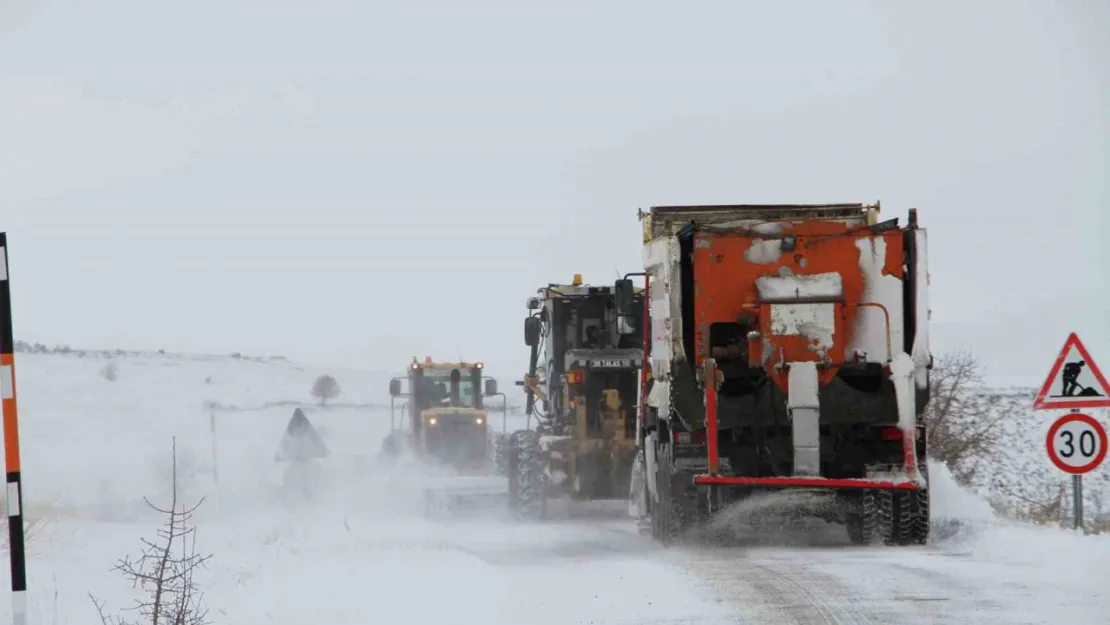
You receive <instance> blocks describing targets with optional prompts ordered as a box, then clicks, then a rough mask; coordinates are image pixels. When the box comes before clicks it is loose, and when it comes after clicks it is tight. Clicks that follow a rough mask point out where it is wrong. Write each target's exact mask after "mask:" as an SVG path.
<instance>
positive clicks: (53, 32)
mask: <svg viewBox="0 0 1110 625" xmlns="http://www.w3.org/2000/svg"><path fill="white" fill-rule="evenodd" d="M526 4H528V3H523V2H519V1H517V2H510V1H508V0H499V1H488V2H483V3H481V4H480V5H478V4H469V5H468V6H467V8H465V9H463V8H453V7H461V6H463V5H462V4H460V3H458V2H452V1H450V0H442V1H439V2H430V1H420V0H406V1H405V2H389V3H385V2H374V1H372V0H362V1H359V2H341V1H339V0H315V1H310V0H301V1H300V2H297V1H293V0H273V1H269V2H263V1H262V0H237V1H235V2H216V1H214V0H194V1H193V2H177V3H160V2H150V1H149V0H146V1H143V0H130V1H127V0H97V1H96V2H78V1H76V0H69V1H65V0H0V228H3V229H6V230H7V231H8V232H9V238H10V245H11V249H10V256H11V277H12V284H13V289H14V302H15V320H14V321H15V331H16V335H17V338H20V339H24V340H29V341H41V342H45V343H50V344H54V343H69V344H72V345H74V346H82V347H120V346H122V347H137V348H159V347H164V348H166V349H175V350H188V351H215V352H231V351H243V352H246V353H280V354H284V355H286V356H289V357H295V358H303V359H311V360H313V361H316V362H333V363H337V364H362V365H368V366H375V367H387V368H396V367H400V366H403V363H404V362H405V361H407V360H408V359H410V358H411V357H412V356H413V355H420V356H423V355H424V354H430V355H433V356H437V357H456V356H459V355H462V356H464V357H466V358H472V359H484V360H486V361H487V362H490V363H491V367H490V371H491V373H494V374H496V375H499V376H500V377H502V379H503V384H510V383H511V380H513V379H517V378H518V377H519V375H520V374H521V373H523V371H524V368H525V366H526V364H527V348H526V347H525V346H524V344H523V336H522V329H521V325H522V319H523V317H524V313H525V310H524V301H525V298H526V297H527V296H528V295H529V294H531V293H532V292H534V291H535V289H536V288H538V287H539V286H540V285H541V284H545V283H547V282H549V281H564V280H569V279H570V277H571V276H572V274H573V273H575V272H581V273H583V274H585V278H586V280H587V281H593V282H598V283H608V282H610V281H611V280H612V279H613V278H615V277H616V274H617V272H618V270H619V271H620V272H628V271H637V270H639V268H640V242H641V240H640V225H639V223H638V221H637V219H636V210H637V208H639V207H644V208H646V207H648V206H651V205H657V204H693V203H708V202H719V203H729V202H733V203H740V202H747V203H756V202H791V201H798V202H826V201H874V200H881V201H882V202H883V205H884V216H885V217H894V216H897V217H900V218H901V219H903V220H904V219H905V214H906V208H908V207H911V206H915V207H918V208H919V209H920V213H921V219H922V222H923V224H924V225H925V226H926V227H928V228H929V230H930V236H931V240H932V245H931V250H930V251H931V259H930V260H931V267H932V279H933V286H932V308H933V322H934V325H933V328H934V330H933V339H934V351H942V350H944V349H948V348H951V347H955V346H957V345H961V344H964V345H967V346H969V347H971V348H973V349H974V350H975V351H976V352H977V353H978V354H979V355H980V356H981V357H982V359H983V361H984V364H985V365H986V366H987V367H988V369H989V373H990V374H991V377H992V378H993V380H995V381H998V382H1004V383H1025V384H1030V385H1032V384H1037V383H1039V382H1040V381H1041V379H1042V378H1043V377H1044V375H1045V374H1046V373H1047V372H1048V369H1049V367H1050V365H1051V364H1052V360H1053V358H1054V357H1055V355H1056V352H1057V350H1058V349H1059V348H1060V347H1061V346H1062V345H1063V341H1064V339H1065V338H1066V336H1067V333H1068V332H1069V331H1072V330H1076V331H1078V332H1079V333H1080V336H1081V337H1082V338H1083V339H1084V341H1085V342H1086V343H1087V345H1088V347H1089V348H1091V349H1092V351H1094V355H1095V357H1096V359H1100V360H1101V361H1102V362H1103V369H1104V370H1105V369H1110V329H1108V328H1110V324H1108V323H1107V322H1108V321H1110V295H1108V291H1110V281H1108V278H1107V276H1108V275H1110V273H1108V271H1110V253H1108V252H1106V251H1104V244H1105V242H1106V241H1107V239H1108V238H1110V217H1105V216H1104V215H1105V214H1106V210H1107V208H1108V207H1110V175H1108V174H1110V8H1107V7H1108V5H1106V4H1105V3H1104V2H1102V1H1101V0H1090V1H1087V2H1078V1H1069V2H1059V3H1048V2H1038V1H1025V0H1022V1H1016V0H997V1H991V2H988V1H984V0H977V1H976V2H973V3H960V2H946V3H927V4H925V5H918V6H912V7H911V6H909V5H908V3H898V4H897V6H895V5H894V3H881V2H845V1H838V2H835V3H834V2H806V3H803V2H791V3H775V2H766V1H762V2H739V1H737V0H731V1H722V2H709V1H703V2H696V3H695V2H690V3H676V2H666V3H663V2H649V1H639V2H616V1H612V2H598V1H596V0H593V1H589V2H578V1H573V2H572V1H570V0H561V1H560V2H557V3H555V2H552V3H549V5H550V6H552V7H555V8H550V9H532V8H528V7H527V6H525V5H526ZM1054 5H1055V6H1054ZM528 6H531V5H528ZM383 392H384V390H383Z"/></svg>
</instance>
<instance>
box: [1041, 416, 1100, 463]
mask: <svg viewBox="0 0 1110 625" xmlns="http://www.w3.org/2000/svg"><path fill="white" fill-rule="evenodd" d="M1045 445H1046V446H1047V447H1048V457H1049V459H1050V460H1052V464H1055V465H1056V466H1057V467H1058V468H1059V469H1060V470H1061V471H1064V472H1067V473H1071V474H1073V475H1081V474H1083V473H1090V472H1091V471H1094V470H1095V469H1097V468H1098V465H1100V464H1102V461H1103V460H1104V459H1105V458H1106V447H1107V444H1106V430H1105V429H1103V427H1102V425H1101V424H1100V423H1099V422H1098V421H1096V420H1095V419H1094V418H1093V417H1091V416H1090V415H1086V414H1082V413H1078V412H1073V413H1071V414H1066V415H1064V416H1062V417H1060V418H1059V419H1057V420H1056V422H1055V423H1053V424H1052V427H1050V428H1048V436H1047V437H1046V440H1045Z"/></svg>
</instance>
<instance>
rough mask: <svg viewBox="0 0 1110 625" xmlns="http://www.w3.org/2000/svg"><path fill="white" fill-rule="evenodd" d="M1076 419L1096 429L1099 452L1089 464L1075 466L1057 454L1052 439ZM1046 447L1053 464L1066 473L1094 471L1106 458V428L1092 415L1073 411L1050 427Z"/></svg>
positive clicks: (1079, 473) (1076, 473) (1077, 473)
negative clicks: (1066, 462) (1065, 461)
mask: <svg viewBox="0 0 1110 625" xmlns="http://www.w3.org/2000/svg"><path fill="white" fill-rule="evenodd" d="M1075 421H1080V422H1082V423H1085V424H1087V425H1088V426H1090V427H1091V429H1092V430H1094V431H1095V435H1096V436H1098V444H1099V448H1098V454H1096V455H1095V457H1094V459H1092V460H1091V461H1090V462H1088V463H1087V464H1085V465H1083V466H1079V467H1073V466H1071V465H1069V464H1065V463H1064V461H1063V460H1061V459H1060V457H1059V456H1057V455H1056V448H1055V447H1054V446H1053V445H1052V439H1054V438H1056V434H1057V433H1058V432H1059V431H1060V429H1061V428H1063V427H1064V426H1065V425H1067V424H1069V423H1073V422H1075ZM1045 447H1047V448H1048V458H1049V460H1052V464H1054V465H1056V468H1058V469H1060V470H1061V471H1064V472H1065V473H1071V474H1073V475H1081V474H1083V473H1090V472H1091V471H1094V470H1095V469H1096V468H1098V465H1100V464H1102V461H1103V460H1105V459H1106V430H1105V429H1103V427H1102V424H1101V423H1099V422H1098V421H1096V420H1095V418H1094V417H1092V416H1091V415H1088V414H1083V413H1081V412H1073V413H1071V414H1066V415H1064V416H1062V417H1060V418H1059V419H1057V420H1056V422H1055V423H1053V424H1052V427H1050V428H1048V436H1046V437H1045Z"/></svg>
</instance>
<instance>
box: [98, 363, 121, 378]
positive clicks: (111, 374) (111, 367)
mask: <svg viewBox="0 0 1110 625" xmlns="http://www.w3.org/2000/svg"><path fill="white" fill-rule="evenodd" d="M100 377H102V378H104V379H105V380H108V381H109V382H115V381H116V379H118V378H119V368H118V367H117V366H116V363H114V362H112V361H108V363H107V364H106V365H104V366H103V367H101V368H100Z"/></svg>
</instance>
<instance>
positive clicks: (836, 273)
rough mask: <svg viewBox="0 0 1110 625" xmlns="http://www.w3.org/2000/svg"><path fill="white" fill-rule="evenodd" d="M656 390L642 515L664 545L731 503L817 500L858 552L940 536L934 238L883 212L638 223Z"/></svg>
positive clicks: (637, 495) (668, 212)
mask: <svg viewBox="0 0 1110 625" xmlns="http://www.w3.org/2000/svg"><path fill="white" fill-rule="evenodd" d="M640 218H641V221H642V222H643V228H644V268H645V270H646V273H647V284H646V287H647V290H648V293H649V302H650V304H649V306H650V333H651V336H650V353H649V354H648V355H647V357H645V358H644V362H645V371H644V376H645V379H646V378H647V377H648V375H649V374H650V378H651V381H652V383H651V388H650V391H648V392H647V395H646V397H645V398H642V401H641V403H642V404H643V405H644V406H645V407H646V408H647V409H646V410H644V411H642V422H641V424H640V425H641V427H640V434H639V445H640V450H639V457H638V458H637V462H636V469H635V470H636V472H637V474H636V475H634V479H633V483H632V492H631V495H632V497H631V498H632V501H633V508H634V510H633V513H634V514H638V515H639V516H640V517H641V519H642V520H643V522H644V523H645V525H647V524H650V527H651V531H652V534H653V535H654V536H655V537H656V538H657V539H659V540H661V541H664V542H666V541H668V540H670V539H671V538H672V537H674V536H675V535H676V534H677V533H678V532H681V531H682V530H683V529H684V528H686V527H687V526H689V525H690V524H691V523H693V522H696V521H700V520H704V519H706V518H707V517H708V516H709V515H711V514H713V513H714V512H715V511H717V510H719V509H721V508H722V507H723V506H725V505H727V504H729V503H730V502H733V501H737V500H739V499H742V498H744V497H747V496H750V495H751V494H753V493H756V492H761V491H766V490H768V489H780V490H781V489H799V488H806V489H818V490H820V491H821V492H822V493H824V494H827V495H828V497H826V498H825V499H827V500H831V502H832V504H833V505H831V506H826V510H827V511H826V512H824V513H822V514H824V515H826V516H828V517H831V519H832V520H837V521H840V522H843V523H844V524H845V525H846V526H847V530H848V535H849V537H850V538H851V539H852V541H853V542H855V543H869V542H872V541H873V540H877V541H880V542H883V543H885V544H922V543H924V542H925V541H926V539H927V537H928V532H929V500H928V481H927V473H926V465H925V459H926V455H927V444H926V440H925V430H924V426H923V424H922V420H921V416H922V412H923V410H924V408H925V405H926V404H927V402H928V400H929V395H928V389H929V386H928V381H929V368H930V366H931V357H930V354H929V344H928V336H929V335H928V321H929V308H928V296H927V292H928V291H927V289H928V269H927V255H926V231H925V230H924V229H922V228H919V227H918V223H917V211H916V210H915V209H911V210H910V211H909V218H908V222H907V223H906V224H905V225H904V226H902V225H899V223H898V220H897V219H891V220H886V221H880V220H879V206H878V205H877V204H876V205H865V204H831V205H782V206H777V205H743V206H668V207H654V208H651V209H650V210H649V211H647V212H641V214H640Z"/></svg>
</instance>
